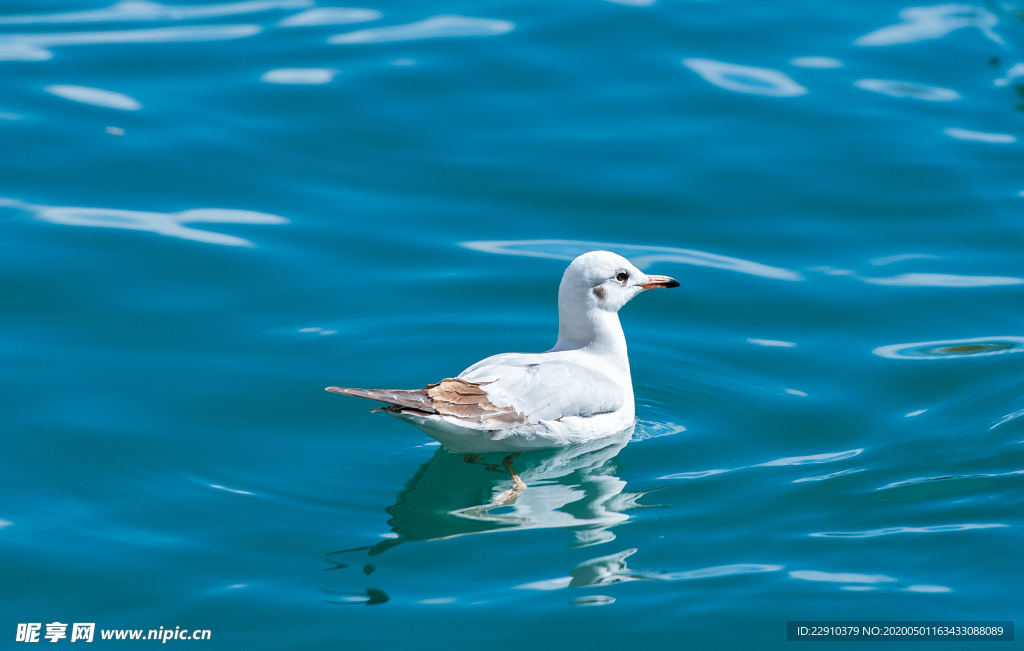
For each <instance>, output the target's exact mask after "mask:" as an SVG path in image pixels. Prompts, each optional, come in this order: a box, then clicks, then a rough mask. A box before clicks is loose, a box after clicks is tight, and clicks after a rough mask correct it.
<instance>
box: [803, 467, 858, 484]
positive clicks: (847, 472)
mask: <svg viewBox="0 0 1024 651" xmlns="http://www.w3.org/2000/svg"><path fill="white" fill-rule="evenodd" d="M863 471H864V468H850V469H849V470H840V471H839V472H833V473H830V474H828V475H819V476H817V477H803V478H801V479H794V480H793V483H794V484H801V483H803V482H805V481H825V480H826V479H835V478H836V477H844V476H846V475H852V474H854V473H857V472H863Z"/></svg>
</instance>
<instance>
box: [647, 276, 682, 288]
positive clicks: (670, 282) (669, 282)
mask: <svg viewBox="0 0 1024 651" xmlns="http://www.w3.org/2000/svg"><path fill="white" fill-rule="evenodd" d="M639 286H640V287H642V288H644V289H656V288H658V287H664V288H665V289H671V288H672V287H679V281H678V280H676V279H675V278H669V277H668V276H647V282H645V283H640V285H639Z"/></svg>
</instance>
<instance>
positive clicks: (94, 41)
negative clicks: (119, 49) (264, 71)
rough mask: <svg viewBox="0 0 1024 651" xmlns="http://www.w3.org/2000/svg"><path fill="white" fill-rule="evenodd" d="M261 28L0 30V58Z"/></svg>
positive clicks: (42, 56) (231, 35) (37, 57)
mask: <svg viewBox="0 0 1024 651" xmlns="http://www.w3.org/2000/svg"><path fill="white" fill-rule="evenodd" d="M261 31H263V28H262V27H261V26H259V25H194V26H191V27H159V28H156V29H126V30H119V31H113V32H62V33H54V34H0V61H45V60H47V59H50V58H52V57H53V53H52V52H50V50H49V49H48V48H51V47H56V46H61V45H102V44H107V43H188V42H194V41H223V40H230V39H236V38H246V37H248V36H252V35H254V34H258V33H260V32H261Z"/></svg>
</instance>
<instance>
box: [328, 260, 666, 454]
mask: <svg viewBox="0 0 1024 651" xmlns="http://www.w3.org/2000/svg"><path fill="white" fill-rule="evenodd" d="M678 286H679V283H677V282H676V281H675V280H673V279H671V278H669V277H667V276H651V275H647V274H644V273H643V272H642V271H640V270H639V269H637V268H636V267H635V266H633V265H632V264H631V263H630V262H629V261H628V260H626V259H625V258H623V257H622V256H620V255H617V254H615V253H610V252H608V251H591V252H590V253H585V254H583V255H581V256H579V257H578V258H576V259H575V260H573V261H572V263H571V264H570V265H569V267H568V268H567V269H566V270H565V274H564V275H563V276H562V282H561V284H560V285H559V288H558V341H557V342H556V343H555V346H554V347H553V348H552V349H551V350H549V351H547V352H544V353H504V354H501V355H495V356H493V357H488V358H487V359H484V360H482V361H479V362H477V363H476V364H473V365H472V366H470V367H469V368H467V369H466V370H465V371H463V372H462V373H460V374H459V375H458V377H456V378H448V379H445V380H442V381H441V382H439V383H438V384H433V385H430V386H427V387H426V388H424V389H420V390H415V391H389V390H376V389H350V388H342V387H328V389H327V390H328V391H333V392H336V393H343V394H347V395H354V396H358V397H362V398H370V399H373V400H379V401H382V402H387V403H390V406H388V407H384V408H383V410H384V411H387V412H388V413H390V414H391V415H393V416H396V417H398V418H400V419H402V420H406V421H408V422H411V423H413V424H414V425H416V426H417V427H419V428H420V429H422V430H423V431H425V432H426V433H427V434H429V435H430V436H432V437H434V438H435V439H437V440H438V441H440V442H441V443H442V444H443V445H444V446H445V447H447V448H449V449H450V450H452V451H454V452H489V451H508V452H517V451H522V450H530V449H537V448H550V447H562V446H566V445H572V444H575V443H581V442H585V441H592V440H596V439H600V438H604V437H607V436H612V435H614V434H617V433H619V432H621V431H622V430H624V429H627V428H629V427H631V426H632V425H633V422H634V420H635V416H634V413H635V412H634V406H633V384H632V380H631V378H630V373H629V356H628V354H627V350H626V337H625V335H624V334H623V332H622V326H621V325H620V324H619V317H618V311H619V309H620V308H621V307H622V306H623V305H625V304H626V303H627V302H628V301H629V300H630V299H632V298H633V297H634V296H636V295H637V294H639V293H640V292H642V291H643V290H645V289H652V288H655V287H678ZM507 467H509V468H510V472H511V466H510V462H509V464H507Z"/></svg>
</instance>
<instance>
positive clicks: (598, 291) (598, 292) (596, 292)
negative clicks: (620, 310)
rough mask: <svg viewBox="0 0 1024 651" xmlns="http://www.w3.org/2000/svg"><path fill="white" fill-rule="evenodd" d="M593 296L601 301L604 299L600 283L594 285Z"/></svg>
mask: <svg viewBox="0 0 1024 651" xmlns="http://www.w3.org/2000/svg"><path fill="white" fill-rule="evenodd" d="M594 296H596V297H597V298H598V299H599V300H602V301H603V300H604V287H601V286H600V285H598V286H597V287H595V288H594Z"/></svg>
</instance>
